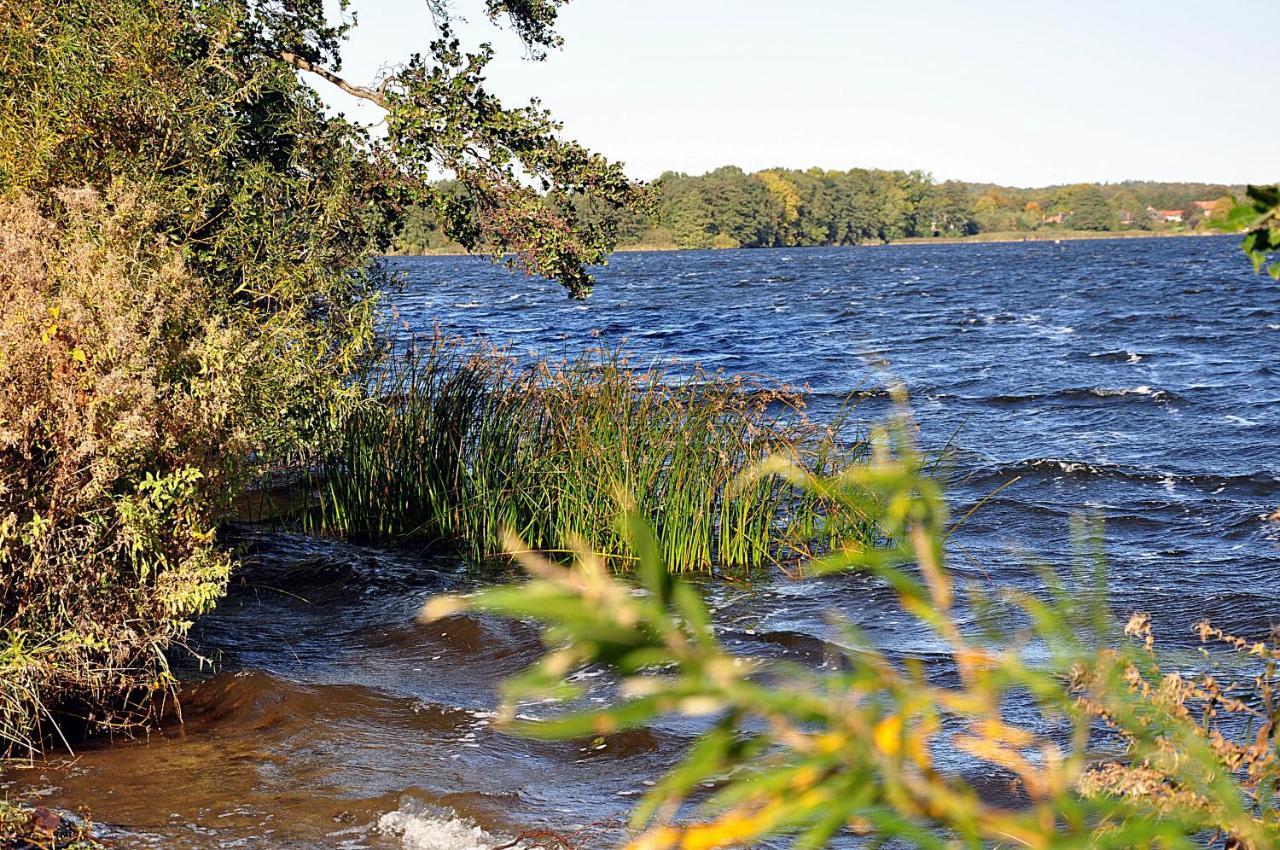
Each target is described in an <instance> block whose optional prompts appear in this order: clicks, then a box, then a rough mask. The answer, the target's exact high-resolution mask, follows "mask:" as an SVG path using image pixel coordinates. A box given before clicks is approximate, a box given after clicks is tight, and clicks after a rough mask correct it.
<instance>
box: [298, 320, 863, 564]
mask: <svg viewBox="0 0 1280 850" xmlns="http://www.w3.org/2000/svg"><path fill="white" fill-rule="evenodd" d="M370 390H371V391H370V397H369V398H367V399H365V400H363V401H362V402H360V403H358V404H355V405H352V406H350V407H347V408H344V409H343V410H342V411H341V412H340V413H339V414H338V415H337V416H336V417H335V420H334V422H333V426H334V428H333V432H332V433H331V434H330V435H329V437H328V438H327V439H326V440H325V441H324V442H325V443H326V444H327V445H329V446H331V447H332V449H333V450H332V451H331V452H328V453H326V454H322V455H320V456H319V457H312V458H307V459H305V461H304V463H303V464H302V466H303V468H304V469H305V470H306V471H307V474H306V475H305V476H304V477H303V481H302V484H303V487H304V489H305V490H307V491H308V492H312V493H314V494H315V498H316V503H315V505H314V507H313V509H312V510H311V511H310V513H309V514H308V515H307V519H308V523H309V526H310V527H311V528H313V529H316V530H320V531H326V532H331V533H339V534H347V535H350V534H360V533H364V534H376V535H379V536H393V537H413V538H418V539H428V540H445V541H449V542H452V543H454V544H456V545H459V546H461V547H462V548H463V549H464V551H465V552H466V553H467V554H468V555H469V556H470V557H471V558H472V559H473V560H476V561H482V560H485V559H488V558H493V557H495V556H498V555H500V554H502V552H503V539H502V531H503V529H514V530H515V531H516V532H517V533H518V534H519V535H520V537H521V539H522V540H523V541H524V543H525V545H526V546H527V547H529V548H531V549H534V550H537V551H540V552H544V553H549V552H563V551H565V547H566V546H567V545H568V544H569V543H570V542H571V541H573V540H580V541H585V542H586V544H587V545H589V546H590V547H591V548H592V549H593V551H595V552H598V553H601V554H602V556H603V557H605V558H606V559H608V560H610V561H612V562H613V563H614V564H615V565H619V566H623V567H625V566H629V565H630V564H631V563H632V562H633V561H634V559H635V557H636V553H635V552H634V550H633V547H632V545H631V542H630V540H629V538H628V537H627V536H626V535H624V534H621V533H619V529H618V526H617V522H616V514H617V509H616V505H617V498H618V494H619V493H627V494H630V495H631V497H632V498H634V500H635V507H636V510H637V511H639V512H640V513H641V514H642V515H643V516H645V517H646V519H648V521H649V522H650V523H652V525H653V527H654V528H655V530H656V534H657V542H658V546H659V548H660V551H661V555H662V557H663V560H664V562H665V563H666V564H667V565H668V566H669V567H671V568H672V569H676V570H681V571H683V570H695V569H701V570H710V569H712V568H720V567H723V568H747V567H759V566H763V565H768V564H773V563H776V562H794V561H796V560H797V559H798V558H799V557H800V556H801V555H803V554H807V553H809V552H811V551H812V550H813V549H814V548H815V547H823V546H825V545H827V544H829V541H830V539H831V536H832V535H835V534H844V535H853V534H856V533H864V534H870V533H871V532H872V529H871V528H870V527H869V526H868V525H867V524H865V523H860V515H858V514H844V513H840V512H838V511H833V510H832V507H833V505H832V504H831V503H830V502H828V501H827V500H824V499H822V498H819V497H816V496H803V495H799V494H797V491H796V490H795V489H794V488H792V487H791V486H789V485H788V484H787V483H786V482H784V481H782V480H781V479H776V478H775V479H759V480H756V481H754V482H752V483H751V484H749V485H742V486H740V485H739V484H738V478H739V476H740V473H742V472H743V471H744V470H746V469H748V468H749V467H751V466H753V465H754V464H756V463H758V462H759V461H761V460H762V459H763V458H765V457H767V456H769V455H774V454H779V455H786V456H789V457H793V458H795V460H796V462H797V463H802V464H804V465H805V467H806V468H808V469H811V470H812V471H814V472H815V473H818V474H825V473H828V472H832V471H834V470H835V469H838V468H843V467H844V466H847V465H849V464H851V463H856V462H860V461H861V458H862V451H863V448H864V446H862V445H861V444H857V443H855V444H852V445H845V444H842V443H841V442H839V441H838V439H837V437H836V432H837V430H838V429H836V428H820V427H818V426H816V425H815V424H813V423H812V422H810V421H808V420H807V419H806V418H805V417H804V416H803V414H802V412H801V411H800V409H799V408H798V399H797V397H796V395H795V394H794V393H793V392H790V391H788V390H787V389H786V388H785V387H780V386H776V385H766V384H762V383H755V382H751V381H748V380H747V379H744V378H741V377H735V378H726V377H723V376H721V375H717V374H708V373H705V372H702V371H700V370H699V371H695V372H694V373H693V374H692V375H690V376H688V377H687V378H684V379H680V380H676V379H674V378H673V377H672V376H671V375H668V374H667V373H665V372H664V371H663V370H662V369H661V368H658V367H656V366H650V367H648V368H636V367H634V366H632V365H631V364H629V363H628V362H627V361H626V360H625V358H624V357H623V356H622V355H621V353H619V352H593V353H588V354H584V355H583V356H582V357H580V358H579V359H578V360H575V361H570V362H563V363H548V362H546V361H536V362H534V363H531V364H527V365H523V366H522V365H520V364H519V363H517V362H516V361H515V360H514V359H512V358H511V357H509V356H507V355H504V354H502V353H500V352H497V351H493V350H490V349H487V348H484V347H479V348H477V347H467V346H463V345H461V344H460V343H458V342H457V341H450V340H445V339H441V338H439V337H437V338H436V339H435V340H433V341H432V343H431V344H430V346H428V347H427V348H425V349H424V350H421V351H417V350H414V351H410V352H409V353H407V354H405V355H403V356H399V357H396V358H393V359H392V360H390V361H389V362H387V363H386V364H383V366H382V367H381V368H380V369H379V370H378V371H377V372H376V375H375V378H374V380H373V381H372V384H371V387H370ZM837 528H839V531H838V532H837Z"/></svg>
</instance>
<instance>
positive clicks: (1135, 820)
mask: <svg viewBox="0 0 1280 850" xmlns="http://www.w3.org/2000/svg"><path fill="white" fill-rule="evenodd" d="M759 472H760V474H762V475H781V476H783V477H785V478H786V479H788V480H790V481H792V482H794V483H795V484H797V485H799V486H803V487H805V488H807V489H808V490H810V491H811V492H813V493H816V494H819V495H821V496H822V497H823V498H829V499H832V500H835V501H836V502H838V503H839V504H841V505H843V506H844V507H845V508H846V509H847V510H850V511H859V512H864V513H865V514H866V515H868V516H872V517H874V518H875V520H876V522H877V524H878V525H879V527H880V530H881V534H880V535H879V536H880V538H881V539H883V540H886V541H889V543H888V544H887V545H884V546H879V547H871V546H867V545H865V544H864V543H863V541H861V540H858V539H850V540H847V541H846V543H845V545H844V546H842V547H840V548H838V549H837V550H836V551H834V552H832V553H831V554H829V555H827V556H825V557H823V558H820V559H818V560H816V561H814V562H813V563H812V564H810V571H811V572H813V573H818V574H822V573H831V572H835V571H843V570H866V571H869V572H870V573H872V574H874V575H875V576H877V577H879V579H880V580H882V581H884V582H886V583H887V584H888V585H890V586H891V587H892V588H894V590H896V592H897V594H898V599H899V602H900V604H901V607H902V610H903V612H904V613H906V614H907V615H909V616H910V618H912V619H913V620H914V622H915V623H916V624H917V626H918V628H920V629H921V630H922V631H924V632H927V633H929V634H930V635H932V637H933V639H934V641H935V642H936V644H937V646H938V648H939V649H938V653H937V655H936V656H935V657H934V658H932V659H931V663H930V664H929V665H928V666H926V665H925V663H924V662H923V661H922V660H920V659H913V658H892V657H889V656H887V655H885V654H884V653H882V652H881V651H880V650H878V649H877V648H876V647H875V646H874V644H873V643H872V641H871V640H869V639H868V638H867V637H866V636H864V635H862V634H861V633H860V632H859V631H858V630H857V629H856V627H854V626H853V625H852V624H849V623H845V624H843V625H842V626H841V629H840V637H839V639H838V641H839V643H840V646H841V648H840V649H839V650H837V652H838V653H839V657H838V659H836V660H837V661H838V663H836V664H833V665H824V667H823V668H819V669H813V668H807V667H801V666H798V665H793V664H786V663H781V662H766V661H762V660H759V659H753V658H747V657H741V656H737V655H734V654H733V653H731V652H730V651H729V650H728V649H727V648H726V647H725V646H724V645H723V644H721V643H720V641H719V639H718V637H717V633H716V629H715V627H714V625H713V623H712V620H711V617H710V615H709V612H708V611H707V609H706V607H705V606H704V604H703V602H702V601H701V599H700V597H699V596H698V593H697V591H696V590H695V589H694V588H693V586H691V585H689V584H686V583H683V582H681V581H679V580H677V579H676V578H674V577H673V576H671V575H670V574H669V573H668V571H667V570H666V569H665V568H664V565H663V562H662V559H661V554H660V549H659V547H658V544H657V542H656V541H655V539H654V538H653V536H652V534H651V532H650V531H649V529H648V527H647V524H646V523H645V521H644V518H643V517H641V516H639V515H638V514H634V513H633V514H632V515H631V517H630V519H629V521H628V533H629V535H630V538H631V541H632V545H633V547H634V548H635V550H636V551H637V553H639V556H640V570H639V575H640V578H641V583H642V586H643V593H637V592H635V589H634V588H632V587H631V586H630V585H628V584H627V583H625V582H623V581H620V580H619V579H617V578H615V577H614V576H613V575H611V573H610V571H609V570H607V569H606V568H605V567H604V565H603V564H601V563H600V561H599V560H598V559H597V558H596V557H595V556H594V555H592V554H591V553H590V551H589V550H586V549H584V550H581V551H580V552H579V555H578V559H577V561H576V563H575V564H574V565H573V566H571V567H569V568H565V567H562V566H559V565H556V564H553V563H550V562H548V561H545V560H542V559H540V558H538V557H536V556H533V555H528V554H521V555H519V557H520V558H521V560H522V562H523V563H524V564H525V565H526V567H527V568H528V569H529V571H530V572H531V573H532V575H533V580H532V581H530V582H528V583H526V584H522V585H518V586H508V587H498V588H494V589H490V590H486V591H483V592H481V593H479V594H477V595H475V596H472V597H467V598H454V597H443V598H440V599H436V600H434V601H433V602H431V603H430V604H429V605H428V606H427V608H426V609H425V610H424V614H423V616H424V617H425V618H427V619H432V618H437V617H443V616H448V615H450V614H451V613H453V612H455V611H457V610H459V609H461V608H468V609H474V610H480V611H487V612H492V613H497V614H503V615H507V616H512V617H520V618H527V619H532V620H538V621H541V622H543V623H545V624H546V627H547V631H546V636H545V640H546V643H547V646H548V648H549V652H548V654H547V655H546V656H545V657H544V658H543V659H542V660H541V661H540V662H539V663H538V664H537V665H536V666H535V667H533V668H531V669H530V670H529V671H527V672H526V673H525V674H523V675H521V676H520V677H518V678H516V679H514V680H512V681H511V682H509V683H508V686H507V691H506V706H507V707H506V709H505V722H506V723H507V724H508V728H513V729H515V730H517V731H519V732H520V733H523V734H527V735H531V736H536V737H542V738H567V737H588V736H598V735H609V734H612V733H615V732H619V731H622V730H625V729H628V728H632V727H636V726H642V725H644V724H647V723H649V722H651V721H653V720H654V719H655V718H657V717H658V716H660V715H663V714H671V713H679V714H685V715H693V716H704V717H706V718H707V723H708V729H707V731H706V732H705V733H704V734H703V735H702V736H701V737H700V738H699V739H698V740H697V742H696V743H694V744H693V745H692V746H691V748H690V749H689V751H688V752H687V754H686V755H685V757H684V759H683V761H682V762H681V763H680V764H679V766H677V767H676V768H674V769H673V770H672V771H671V772H670V773H669V774H667V775H666V776H665V777H664V778H663V779H662V780H661V781H659V782H658V783H657V784H656V785H655V786H654V787H653V789H652V790H651V791H650V792H649V794H648V795H647V796H646V798H645V799H644V800H643V802H641V803H640V804H639V806H638V807H637V809H636V810H635V812H634V817H633V825H634V826H635V827H636V829H637V830H638V834H637V836H636V837H635V839H634V840H633V842H632V844H631V846H632V847H633V848H647V849H648V850H658V848H716V847H748V846H755V845H757V844H758V843H760V842H763V841H765V840H766V839H767V838H769V837H770V836H783V835H785V836H792V837H793V838H794V845H789V846H795V847H797V848H817V847H822V846H824V845H826V844H827V843H828V842H829V841H830V840H831V839H832V838H834V837H835V836H836V835H837V834H838V833H847V832H853V833H857V834H863V835H868V836H871V837H872V840H873V842H874V844H876V845H878V844H880V843H881V842H884V841H886V840H888V839H890V838H897V839H899V840H901V841H903V842H905V843H907V844H910V845H913V846H920V847H936V848H946V847H958V846H966V847H983V846H993V845H994V846H1024V847H1034V848H1068V847H1075V848H1083V847H1089V848H1108V847H1111V848H1157V847H1158V848H1175V847H1196V846H1203V845H1204V844H1205V843H1210V844H1218V845H1219V846H1222V845H1223V844H1224V842H1225V846H1227V847H1233V848H1251V850H1263V848H1270V847H1274V846H1277V842H1278V841H1280V816H1278V813H1277V810H1276V803H1277V800H1276V792H1277V781H1278V780H1280V759H1278V758H1277V751H1276V746H1275V730H1276V721H1277V719H1280V706H1277V704H1276V701H1275V696H1274V695H1275V667H1276V661H1277V660H1278V659H1280V651H1277V650H1276V649H1275V648H1273V647H1270V646H1266V645H1263V644H1252V643H1246V642H1242V641H1238V640H1236V639H1233V638H1230V637H1229V636H1226V635H1223V634H1221V633H1220V632H1217V631H1216V630H1214V629H1213V628H1212V627H1210V626H1207V625H1205V626H1202V627H1201V628H1202V636H1203V637H1204V638H1205V639H1207V640H1217V641H1226V643H1225V646H1226V649H1227V651H1228V652H1230V653H1232V654H1233V655H1234V654H1236V653H1249V654H1250V655H1249V656H1248V657H1251V658H1253V659H1255V660H1256V664H1255V665H1254V671H1253V672H1254V673H1256V678H1254V679H1252V680H1248V678H1247V677H1246V681H1245V682H1244V686H1243V687H1242V688H1240V689H1238V690H1232V689H1230V688H1228V687H1226V686H1224V685H1222V684H1220V683H1219V682H1218V681H1217V680H1216V679H1215V678H1214V677H1212V676H1210V675H1207V674H1200V675H1188V674H1184V673H1180V672H1174V671H1175V670H1177V668H1176V667H1175V668H1172V669H1169V668H1167V667H1164V666H1162V665H1161V663H1160V661H1159V659H1158V656H1157V654H1156V652H1155V649H1154V643H1153V639H1152V636H1151V635H1150V631H1149V618H1146V617H1145V616H1141V615H1140V616H1136V617H1135V618H1133V619H1132V620H1131V621H1130V622H1129V624H1128V626H1127V627H1126V632H1127V633H1128V635H1129V638H1124V637H1121V636H1120V635H1119V633H1118V629H1115V628H1114V624H1113V622H1112V620H1111V615H1110V613H1109V611H1108V608H1107V601H1106V593H1105V582H1104V580H1103V577H1102V568H1101V567H1100V566H1099V565H1098V564H1097V563H1096V562H1095V563H1094V564H1093V565H1090V564H1089V562H1088V561H1087V560H1086V561H1084V562H1082V563H1083V564H1084V565H1083V566H1081V567H1080V568H1079V569H1078V571H1077V574H1076V575H1074V576H1073V577H1072V581H1071V582H1067V581H1063V580H1060V579H1059V578H1058V577H1057V576H1054V575H1053V574H1052V573H1049V572H1046V574H1045V577H1046V582H1047V583H1046V587H1045V593H1044V594H1040V595H1031V594H1027V593H1008V594H1003V595H1001V596H999V597H994V596H989V595H986V594H984V593H982V592H981V591H977V590H975V591H974V592H973V593H972V595H971V597H970V599H969V605H970V606H971V610H972V611H974V612H977V613H978V614H979V618H978V622H987V623H996V624H999V627H992V628H991V629H989V630H984V631H983V633H980V634H978V635H971V634H968V633H966V632H965V631H964V630H962V629H961V626H960V624H959V619H960V618H959V616H958V611H959V607H960V606H959V602H958V599H957V592H956V588H955V587H954V583H953V580H952V578H951V576H950V574H949V573H948V571H947V568H946V564H945V552H944V545H943V544H944V540H945V537H946V534H947V530H948V523H947V514H946V509H945V504H944V502H943V499H942V496H941V491H940V488H939V486H938V484H937V482H936V481H933V480H931V479H930V478H929V477H928V476H927V475H926V474H925V473H924V466H923V464H922V462H921V460H920V457H919V456H918V454H917V453H916V452H915V450H914V449H913V448H912V447H911V444H910V440H909V429H908V428H907V426H906V425H905V424H904V423H903V422H898V423H896V424H895V425H893V426H892V427H890V428H888V429H886V430H884V431H882V432H881V433H879V434H878V436H877V438H876V439H875V451H874V453H873V460H872V462H871V463H869V464H868V465H865V466H853V467H850V468H848V469H845V470H842V471H840V472H839V473H838V474H836V475H834V476H831V477H825V478H821V477H816V476H813V475H811V474H809V473H808V472H806V471H805V470H803V469H800V468H798V467H796V466H795V465H794V464H792V463H790V462H788V461H785V460H772V461H766V462H765V463H763V464H762V465H761V467H760V469H759ZM508 545H509V547H510V548H511V549H512V550H513V551H516V552H520V551H522V550H523V548H524V547H523V544H522V542H521V541H520V540H519V539H518V538H516V537H515V536H514V535H513V536H512V537H510V538H509V541H508ZM1010 624H1014V625H1012V626H1011V625H1010ZM1117 640H1118V642H1117ZM1230 660H1231V661H1233V662H1235V666H1237V667H1238V666H1240V663H1239V662H1240V660H1241V659H1240V658H1238V657H1237V658H1232V659H1230ZM584 665H603V666H607V667H609V668H612V669H614V670H615V671H616V672H617V673H618V675H619V676H620V677H621V682H620V694H621V696H620V698H619V700H618V701H617V702H616V703H615V704H614V705H612V706H611V707H608V708H603V709H602V708H599V707H595V706H592V707H590V708H587V709H584V710H570V711H567V712H564V713H559V714H556V715H555V716H551V717H547V718H544V719H541V720H536V721H531V720H520V721H515V720H514V719H513V718H514V717H515V707H516V706H517V705H518V704H522V705H525V706H527V705H528V703H527V702H524V701H525V700H529V699H531V698H541V697H544V696H547V695H551V696H555V697H558V698H560V699H561V700H566V701H572V700H573V699H574V698H575V697H577V696H579V694H580V690H579V689H578V687H577V686H575V685H572V684H570V683H568V682H567V680H566V676H567V674H569V673H571V672H572V671H574V670H575V669H577V668H580V667H582V666H584ZM832 667H834V670H833V669H830V668H832ZM1017 705H1022V706H1024V707H1026V709H1027V710H1025V711H1022V712H1020V713H1019V714H1017V715H1016V716H1015V715H1012V714H1011V712H1010V709H1011V707H1013V706H1017ZM522 711H528V709H527V708H524V709H522ZM1015 717H1016V718H1021V719H1015ZM948 754H949V755H951V756H959V757H960V758H961V759H967V760H968V761H969V762H970V763H971V764H972V765H973V766H974V767H975V768H976V769H977V770H976V772H978V773H980V774H982V775H992V774H994V775H996V776H1004V777H1006V778H1007V779H1008V781H1009V790H1008V792H1007V793H1006V794H1004V795H999V794H992V792H991V791H990V790H985V791H984V790H983V789H981V788H980V787H979V786H978V785H977V784H976V782H975V780H973V779H972V778H970V776H971V775H972V774H969V772H968V771H964V772H958V771H956V770H954V769H948V768H947V767H946V765H948V764H952V765H954V764H955V763H956V762H955V760H954V759H950V760H948V759H944V758H943V756H944V755H948ZM708 788H710V789H712V790H707V789H708ZM1001 796H1003V799H1001V798H1000V797H1001Z"/></svg>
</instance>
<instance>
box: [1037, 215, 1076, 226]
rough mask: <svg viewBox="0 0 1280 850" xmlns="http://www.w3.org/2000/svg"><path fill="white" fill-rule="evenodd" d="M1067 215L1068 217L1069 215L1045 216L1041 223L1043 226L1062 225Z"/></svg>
mask: <svg viewBox="0 0 1280 850" xmlns="http://www.w3.org/2000/svg"><path fill="white" fill-rule="evenodd" d="M1068 215H1070V213H1062V212H1060V213H1054V214H1053V215H1047V216H1045V217H1044V218H1043V219H1041V221H1042V222H1043V223H1044V224H1062V223H1063V222H1064V221H1066V220H1067V216H1068Z"/></svg>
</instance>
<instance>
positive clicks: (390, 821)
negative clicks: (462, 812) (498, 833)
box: [377, 809, 502, 850]
mask: <svg viewBox="0 0 1280 850" xmlns="http://www.w3.org/2000/svg"><path fill="white" fill-rule="evenodd" d="M377 829H378V832H380V833H382V834H383V835H391V836H395V837H397V838H399V839H400V842H401V844H402V845H403V846H404V848H405V850H493V848H495V847H497V846H498V845H499V844H500V843H502V842H499V840H498V839H496V838H494V836H492V835H490V834H489V833H488V832H485V831H484V830H483V829H482V828H481V827H480V826H478V825H477V824H475V823H474V822H472V821H469V820H463V819H461V818H458V817H455V816H452V815H450V814H448V813H447V812H444V811H440V812H426V811H424V812H410V811H404V810H403V809H401V810H398V811H394V812H387V813H386V814H385V815H383V816H382V817H381V818H379V819H378V827H377Z"/></svg>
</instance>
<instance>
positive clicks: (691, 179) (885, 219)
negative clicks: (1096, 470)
mask: <svg viewBox="0 0 1280 850" xmlns="http://www.w3.org/2000/svg"><path fill="white" fill-rule="evenodd" d="M652 190H653V205H652V209H651V211H650V212H649V213H647V214H645V213H638V212H627V213H622V214H618V213H616V212H612V213H606V212H603V211H601V210H597V209H596V208H594V207H591V206H588V205H585V204H575V206H577V212H578V215H579V217H580V218H581V219H582V220H583V221H585V222H587V223H589V224H592V225H595V226H598V227H603V228H616V229H617V232H618V235H619V237H620V240H619V244H620V245H621V246H623V247H636V246H647V247H655V248H740V247H741V248H765V247H782V246H792V245H857V244H863V243H876V242H891V241H894V240H898V239H907V238H920V237H959V236H974V235H978V234H983V233H987V234H991V233H1030V232H1033V231H1039V230H1056V231H1113V230H1114V231H1119V230H1172V231H1177V230H1189V229H1195V228H1198V227H1200V226H1201V225H1202V224H1203V222H1204V220H1205V219H1206V218H1211V217H1214V216H1217V215H1223V214H1225V212H1226V210H1228V209H1230V207H1231V204H1232V200H1233V199H1234V198H1236V197H1239V196H1240V195H1242V194H1243V192H1244V187H1243V186H1222V185H1212V184H1205V183H1151V182H1137V181H1129V182H1124V183H1110V184H1094V183H1084V184H1077V185H1072V186H1050V187H1046V188H1041V189H1017V188H1010V187H1006V186H996V185H992V184H986V183H963V182H959V181H955V180H948V181H946V182H941V183H939V182H936V181H935V180H934V179H933V178H932V177H931V176H930V175H929V174H927V173H925V172H922V171H881V170H875V169H864V168H855V169H852V170H850V171H823V170H821V169H817V168H811V169H809V170H807V171H795V170H788V169H781V168H771V169H767V170H764V171H758V172H756V173H754V174H748V173H746V172H744V171H743V170H742V169H740V168H737V167H734V166H725V167H723V168H718V169H716V170H715V171H712V172H709V173H707V174H703V175H701V176H690V175H688V174H678V173H674V172H668V173H666V174H663V175H662V176H661V177H659V178H658V179H657V180H656V181H654V183H653V185H652ZM399 245H400V250H401V251H403V252H404V253H422V252H425V251H439V250H447V249H448V248H450V247H451V246H450V244H449V243H448V242H447V240H445V239H444V238H443V237H442V236H441V235H440V233H439V230H438V228H437V227H436V224H435V219H434V216H433V215H432V213H431V211H429V210H422V209H417V210H412V211H411V213H410V215H409V217H408V220H407V222H406V225H405V228H404V232H403V234H402V236H401V239H400V242H399Z"/></svg>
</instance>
